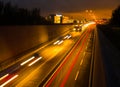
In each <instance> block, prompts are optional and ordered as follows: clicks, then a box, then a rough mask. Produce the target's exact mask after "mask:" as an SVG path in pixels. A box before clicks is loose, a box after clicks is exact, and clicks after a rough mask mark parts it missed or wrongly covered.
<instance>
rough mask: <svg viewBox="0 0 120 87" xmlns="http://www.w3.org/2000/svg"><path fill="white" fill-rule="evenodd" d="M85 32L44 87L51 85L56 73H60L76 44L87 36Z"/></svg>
mask: <svg viewBox="0 0 120 87" xmlns="http://www.w3.org/2000/svg"><path fill="white" fill-rule="evenodd" d="M87 32H88V31H86V32H85V33H84V34H82V35H81V37H80V39H79V41H78V42H77V43H76V44H75V46H74V47H73V49H72V50H71V51H70V53H69V54H68V55H67V56H66V58H65V60H64V61H63V62H62V63H61V65H60V67H59V68H58V69H57V70H56V72H55V73H54V74H53V76H52V77H51V78H50V80H49V81H48V82H47V84H45V87H49V86H50V85H51V83H52V82H53V80H54V79H55V77H56V76H57V75H58V73H59V72H60V70H61V69H62V67H63V66H64V64H65V63H66V62H67V60H68V59H69V57H70V56H71V55H72V53H73V52H74V50H75V49H76V47H77V46H78V44H79V43H80V41H81V40H82V38H83V37H84V35H85V34H87Z"/></svg>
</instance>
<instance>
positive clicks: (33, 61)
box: [28, 57, 42, 66]
mask: <svg viewBox="0 0 120 87" xmlns="http://www.w3.org/2000/svg"><path fill="white" fill-rule="evenodd" d="M40 59H42V57H39V58H38V59H36V60H34V61H33V62H32V63H30V64H29V65H28V66H32V65H33V64H35V63H36V62H37V61H39V60H40Z"/></svg>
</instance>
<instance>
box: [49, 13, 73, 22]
mask: <svg viewBox="0 0 120 87" xmlns="http://www.w3.org/2000/svg"><path fill="white" fill-rule="evenodd" d="M47 20H48V21H51V22H52V23H54V24H65V23H73V20H71V19H70V18H69V17H67V16H63V15H58V14H50V15H49V16H48V17H47Z"/></svg>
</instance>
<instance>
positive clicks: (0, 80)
mask: <svg viewBox="0 0 120 87" xmlns="http://www.w3.org/2000/svg"><path fill="white" fill-rule="evenodd" d="M7 76H9V74H6V75H4V76H2V77H1V78H0V81H1V80H3V79H4V78H6V77H7Z"/></svg>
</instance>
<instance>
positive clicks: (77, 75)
mask: <svg viewBox="0 0 120 87" xmlns="http://www.w3.org/2000/svg"><path fill="white" fill-rule="evenodd" d="M78 75H79V71H77V73H76V76H75V80H77V78H78Z"/></svg>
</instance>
